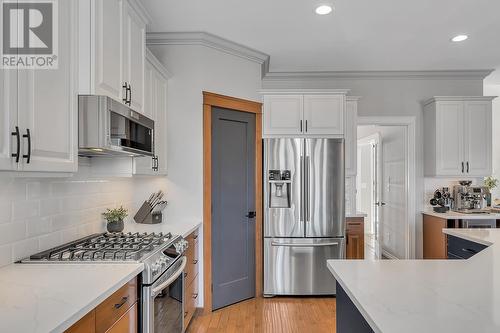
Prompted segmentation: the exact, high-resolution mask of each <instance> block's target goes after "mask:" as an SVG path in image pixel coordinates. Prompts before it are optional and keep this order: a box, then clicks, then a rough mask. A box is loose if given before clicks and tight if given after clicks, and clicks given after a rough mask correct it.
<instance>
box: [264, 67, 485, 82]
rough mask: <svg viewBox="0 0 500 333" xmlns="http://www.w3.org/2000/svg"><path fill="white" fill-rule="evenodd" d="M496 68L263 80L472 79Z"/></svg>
mask: <svg viewBox="0 0 500 333" xmlns="http://www.w3.org/2000/svg"><path fill="white" fill-rule="evenodd" d="M493 71H494V69H478V70H426V71H325V72H319V71H317V72H316V71H315V72H268V73H266V75H265V76H264V78H263V81H291V80H331V79H334V80H339V79H436V80H443V79H460V80H463V79H471V80H483V79H484V78H485V77H487V76H488V75H490V74H491V73H492V72H493Z"/></svg>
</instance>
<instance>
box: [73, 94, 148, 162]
mask: <svg viewBox="0 0 500 333" xmlns="http://www.w3.org/2000/svg"><path fill="white" fill-rule="evenodd" d="M154 130H155V129H154V121H153V120H151V119H149V118H148V117H146V116H144V115H142V114H140V113H138V112H135V111H134V110H132V109H131V108H129V107H128V106H126V105H125V104H122V103H120V102H117V101H115V100H114V99H112V98H110V97H107V96H98V95H80V96H78V154H79V155H80V156H117V155H118V156H120V155H121V156H127V155H128V156H152V155H153V154H154Z"/></svg>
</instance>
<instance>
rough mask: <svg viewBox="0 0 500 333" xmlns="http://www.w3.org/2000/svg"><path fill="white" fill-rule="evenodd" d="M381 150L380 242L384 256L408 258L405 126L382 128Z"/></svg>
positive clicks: (379, 155)
mask: <svg viewBox="0 0 500 333" xmlns="http://www.w3.org/2000/svg"><path fill="white" fill-rule="evenodd" d="M380 128H381V131H380V132H381V136H382V139H381V143H380V147H381V151H380V152H379V154H377V155H378V158H379V159H380V160H381V163H379V165H380V166H381V168H380V170H379V178H378V179H381V183H380V186H379V191H380V199H379V200H378V205H377V207H378V211H379V223H378V226H379V227H378V228H379V230H378V233H379V243H380V245H381V249H382V254H385V255H386V256H388V257H391V258H392V257H394V258H399V259H403V258H406V257H407V253H406V252H407V251H406V250H407V242H408V232H407V225H408V224H407V206H408V205H407V191H408V189H407V177H408V176H407V171H406V170H407V148H406V147H407V133H406V127H404V126H380Z"/></svg>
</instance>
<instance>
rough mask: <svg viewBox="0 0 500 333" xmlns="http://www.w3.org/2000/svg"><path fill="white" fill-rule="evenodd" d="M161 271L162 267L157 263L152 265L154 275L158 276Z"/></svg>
mask: <svg viewBox="0 0 500 333" xmlns="http://www.w3.org/2000/svg"><path fill="white" fill-rule="evenodd" d="M159 269H160V265H159V264H158V263H157V262H156V263H154V264H153V265H151V270H152V271H153V275H155V274H157V273H158V271H159Z"/></svg>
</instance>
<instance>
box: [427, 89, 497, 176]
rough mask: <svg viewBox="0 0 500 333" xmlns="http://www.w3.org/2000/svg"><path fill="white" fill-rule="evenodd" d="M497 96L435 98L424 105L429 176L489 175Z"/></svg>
mask: <svg viewBox="0 0 500 333" xmlns="http://www.w3.org/2000/svg"><path fill="white" fill-rule="evenodd" d="M493 98H494V97H488V96H484V97H435V98H433V99H431V100H429V101H427V102H426V103H425V109H424V126H425V127H424V131H425V132H424V150H425V174H426V176H450V177H463V176H478V177H482V176H489V175H491V172H492V157H491V154H492V127H491V126H492V125H491V121H492V114H491V101H492V99H493Z"/></svg>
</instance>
